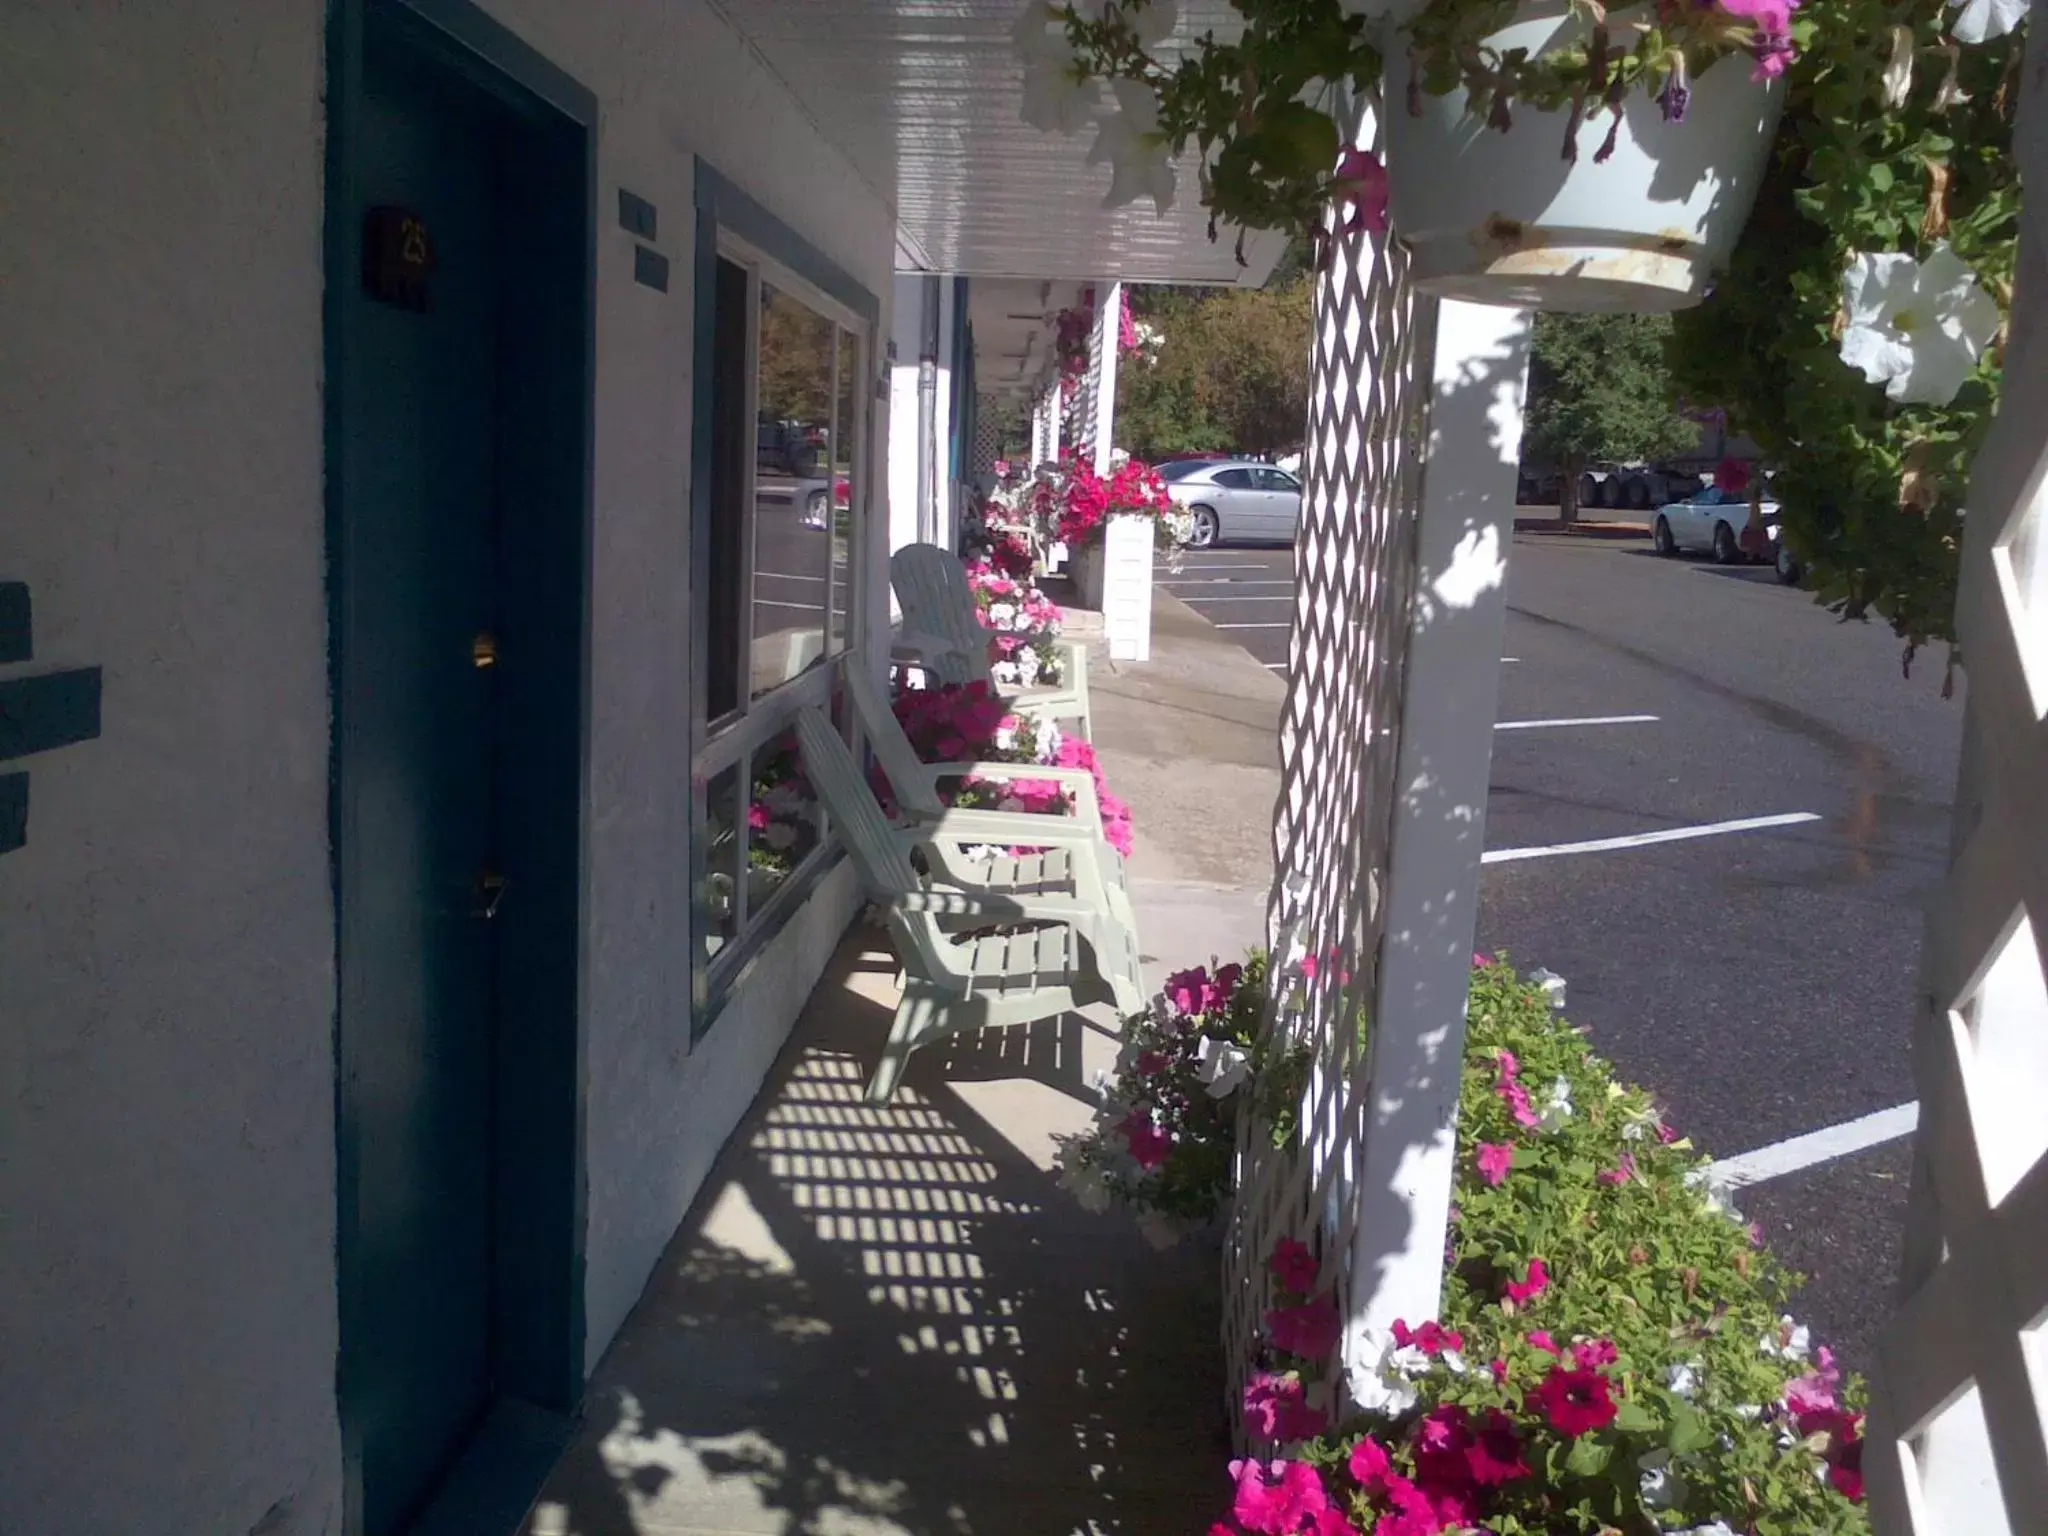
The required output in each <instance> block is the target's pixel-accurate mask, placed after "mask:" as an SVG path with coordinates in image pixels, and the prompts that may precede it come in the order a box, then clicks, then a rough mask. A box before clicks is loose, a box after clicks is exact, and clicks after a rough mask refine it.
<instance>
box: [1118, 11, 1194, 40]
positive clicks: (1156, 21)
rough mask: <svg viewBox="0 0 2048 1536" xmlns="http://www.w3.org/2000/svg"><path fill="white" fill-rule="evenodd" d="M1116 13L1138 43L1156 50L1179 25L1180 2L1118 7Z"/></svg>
mask: <svg viewBox="0 0 2048 1536" xmlns="http://www.w3.org/2000/svg"><path fill="white" fill-rule="evenodd" d="M1117 11H1118V12H1119V14H1121V15H1122V17H1123V19H1124V25H1125V26H1127V27H1129V28H1130V29H1131V31H1132V32H1133V33H1134V34H1135V35H1136V36H1137V39H1138V41H1139V43H1141V44H1142V45H1143V46H1145V47H1147V48H1156V47H1158V46H1159V44H1161V43H1163V42H1165V41H1166V40H1167V39H1168V38H1169V37H1171V36H1173V29H1174V28H1175V27H1176V26H1178V25H1179V24H1180V0H1150V3H1149V4H1146V5H1135V6H1134V5H1129V4H1125V5H1119V6H1118V7H1117Z"/></svg>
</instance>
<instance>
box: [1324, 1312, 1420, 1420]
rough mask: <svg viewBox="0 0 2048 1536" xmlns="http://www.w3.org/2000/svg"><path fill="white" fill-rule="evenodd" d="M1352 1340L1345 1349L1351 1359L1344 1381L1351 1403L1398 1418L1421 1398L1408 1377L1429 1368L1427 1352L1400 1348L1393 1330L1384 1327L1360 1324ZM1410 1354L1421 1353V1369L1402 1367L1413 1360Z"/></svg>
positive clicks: (1366, 1409) (1367, 1410)
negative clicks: (1349, 1346)
mask: <svg viewBox="0 0 2048 1536" xmlns="http://www.w3.org/2000/svg"><path fill="white" fill-rule="evenodd" d="M1353 1341H1354V1344H1355V1347H1354V1348H1351V1349H1347V1350H1346V1351H1345V1358H1346V1359H1347V1360H1348V1361H1349V1362H1350V1363H1349V1364H1347V1365H1346V1366H1345V1367H1344V1381H1345V1385H1346V1386H1347V1387H1348V1388H1349V1389H1350V1392H1351V1400H1352V1401H1353V1402H1354V1403H1356V1404H1357V1405H1358V1406H1359V1407H1360V1408H1362V1409H1364V1410H1365V1411H1366V1412H1367V1413H1384V1414H1388V1415H1390V1416H1393V1417H1397V1418H1398V1417H1399V1416H1400V1415H1401V1414H1404V1413H1406V1412H1408V1410H1409V1409H1411V1408H1413V1407H1414V1406H1415V1405H1416V1403H1417V1402H1419V1401H1420V1400H1421V1399H1420V1394H1418V1393H1417V1392H1416V1390H1415V1388H1414V1387H1412V1386H1410V1385H1409V1381H1410V1379H1411V1377H1413V1376H1419V1375H1421V1374H1423V1372H1424V1371H1427V1370H1428V1368H1429V1357H1428V1356H1427V1355H1424V1354H1423V1353H1422V1351H1421V1350H1419V1349H1415V1348H1413V1347H1412V1346H1411V1347H1410V1348H1408V1349H1406V1350H1403V1349H1401V1348H1400V1347H1399V1346H1397V1345H1396V1344H1395V1343H1394V1335H1393V1334H1392V1332H1390V1331H1389V1330H1387V1329H1384V1328H1361V1329H1359V1330H1357V1332H1356V1333H1355V1334H1354V1335H1353ZM1409 1356H1418V1357H1420V1360H1421V1369H1420V1370H1414V1371H1410V1370H1407V1369H1404V1367H1407V1366H1410V1365H1412V1364H1413V1363H1414V1362H1413V1361H1412V1360H1410V1359H1408V1358H1407V1357H1409Z"/></svg>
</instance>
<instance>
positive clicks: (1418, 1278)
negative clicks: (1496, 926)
mask: <svg viewBox="0 0 2048 1536" xmlns="http://www.w3.org/2000/svg"><path fill="white" fill-rule="evenodd" d="M1421 308H1422V306H1420V305H1418V318H1420V311H1421ZM1529 332H1530V317H1529V315H1528V314H1526V313H1524V312H1522V311H1519V310H1509V309H1496V308H1489V307H1486V306H1482V305H1476V304H1462V303H1453V302H1449V301H1446V302H1444V303H1442V304H1440V305H1438V306H1437V315H1436V324H1435V360H1434V365H1433V367H1432V369H1431V372H1430V380H1431V385H1430V394H1429V401H1428V411H1429V439H1428V441H1429V447H1428V452H1427V454H1426V455H1425V459H1424V468H1423V469H1422V472H1421V473H1422V480H1421V487H1420V489H1421V495H1420V509H1419V514H1418V523H1417V532H1416V539H1417V547H1416V567H1417V574H1416V587H1415V596H1414V602H1413V606H1412V611H1411V615H1410V618H1409V621H1408V636H1407V656H1408V664H1407V680H1406V685H1405V687H1404V689H1403V694H1402V704H1401V725H1400V736H1399V753H1400V755H1399V759H1398V765H1399V766H1398V768H1397V770H1396V775H1395V785H1396V796H1397V798H1396V801H1395V806H1394V820H1393V828H1392V836H1391V840H1390V845H1389V846H1390V856H1389V864H1388V874H1387V889H1386V895H1385V901H1386V912H1385V930H1384V931H1385V940H1384V945H1383V948H1382V951H1381V958H1380V970H1379V988H1378V996H1377V998H1376V999H1375V1003H1374V1007H1373V1009H1372V1015H1371V1016H1372V1035H1371V1057H1370V1064H1369V1068H1368V1078H1367V1082H1368V1094H1369V1099H1368V1103H1367V1105H1366V1131H1365V1137H1364V1149H1363V1150H1364V1157H1363V1161H1362V1164H1361V1167H1360V1172H1359V1180H1358V1186H1357V1188H1358V1196H1357V1226H1356V1228H1355V1237H1354V1239H1353V1247H1352V1268H1351V1274H1352V1294H1351V1309H1350V1310H1351V1334H1350V1337H1349V1339H1348V1340H1347V1349H1346V1361H1347V1364H1350V1363H1352V1362H1355V1361H1357V1360H1358V1359H1359V1354H1358V1350H1359V1347H1360V1346H1361V1344H1362V1342H1363V1341H1362V1339H1361V1338H1360V1336H1359V1335H1360V1333H1361V1331H1362V1330H1363V1329H1365V1328H1377V1329H1382V1330H1384V1329H1386V1328H1387V1327H1389V1326H1390V1325H1391V1324H1392V1323H1393V1322H1394V1321H1395V1320H1396V1319H1397V1318H1398V1319H1403V1320H1405V1321H1407V1322H1410V1323H1414V1322H1419V1321H1421V1320H1422V1319H1424V1318H1428V1317H1434V1316H1435V1315H1436V1311H1437V1306H1438V1303H1439V1299H1440V1292H1441V1290H1442V1285H1443V1255H1444V1237H1445V1232H1446V1229H1447V1225H1448V1220H1449V1213H1450V1198H1451V1184H1452V1176H1453V1173H1454V1171H1455V1170H1454V1167H1453V1159H1454V1157H1455V1154H1456V1149H1457V1114H1458V1074H1459V1067H1460V1063H1461V1058H1462V1053H1463V1048H1464V1038H1465V1001H1466V987H1467V982H1468V979H1469V975H1470V966H1471V959H1472V935H1473V929H1474V924H1475V922H1476V920H1477V917H1478V910H1479V869H1480V853H1481V851H1482V848H1483V840H1484V836H1485V831H1486V794H1487V784H1488V780H1489V777H1490V774H1491V769H1492V764H1493V725H1494V700H1495V694H1496V692H1497V683H1498V679H1499V675H1500V646H1501V628H1502V621H1503V615H1504V613H1505V611H1506V591H1505V582H1506V577H1507V558H1508V547H1509V545H1510V543H1511V542H1512V540H1513V535H1514V521H1515V466H1516V462H1517V460H1518V459H1519V458H1520V456H1521V443H1522V401H1523V386H1524V381H1525V377H1526V375H1527V371H1528V357H1529Z"/></svg>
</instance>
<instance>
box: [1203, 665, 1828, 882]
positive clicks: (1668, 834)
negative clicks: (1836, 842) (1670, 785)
mask: <svg viewBox="0 0 2048 1536" xmlns="http://www.w3.org/2000/svg"><path fill="white" fill-rule="evenodd" d="M1217 627H1218V628H1219V629H1220V628H1222V627H1223V626H1221V625H1218V626H1217ZM1819 820H1820V814H1819V813H1818V812H1816V811H1792V812H1789V813H1788V814H1786V815H1783V816H1745V817H1743V818H1742V819H1741V820H1740V821H1710V822H1707V823H1706V824H1705V825H1703V826H1697V827H1666V828H1665V829H1664V830H1663V831H1661V832H1631V833H1629V834H1627V835H1626V836H1625V837H1596V838H1593V839H1591V840H1590V841H1588V842H1583V843H1551V844H1549V845H1547V846H1545V847H1541V848H1489V849H1488V850H1487V851H1486V852H1485V853H1483V854H1481V855H1480V856H1479V862H1480V863H1482V864H1513V863H1516V862H1518V861H1520V860H1522V859H1550V858H1555V857H1557V856H1558V855H1559V854H1564V853H1611V852H1614V851H1615V850H1617V849H1621V848H1646V847H1648V846H1649V845H1650V844H1652V843H1682V842H1685V841H1686V840H1687V839H1689V838H1695V837H1719V836H1721V835H1722V834H1723V833H1727V832H1758V831H1762V830H1763V829H1764V828H1766V827H1796V826H1798V825H1799V824H1800V823H1802V822H1808V821H1819Z"/></svg>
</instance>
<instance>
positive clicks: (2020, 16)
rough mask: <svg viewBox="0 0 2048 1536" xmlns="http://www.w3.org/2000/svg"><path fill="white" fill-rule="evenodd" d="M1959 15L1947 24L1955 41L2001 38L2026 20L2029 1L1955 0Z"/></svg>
mask: <svg viewBox="0 0 2048 1536" xmlns="http://www.w3.org/2000/svg"><path fill="white" fill-rule="evenodd" d="M1957 3H1958V4H1960V5H1961V7H1962V14H1961V15H1959V16H1958V17H1956V19H1955V21H1954V22H1952V23H1951V24H1950V26H1949V29H1948V30H1949V35H1950V36H1952V37H1954V38H1955V40H1956V41H1957V42H1959V43H1983V42H1989V41H1990V40H1991V39H1992V38H1994V37H2003V36H2005V34H2006V33H2008V32H2010V31H2012V30H2014V29H2015V28H2016V27H2018V26H2019V24H2020V23H2021V22H2023V21H2025V20H2026V19H2027V9H2028V7H2029V6H2031V5H2032V4H2033V0H1957Z"/></svg>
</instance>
